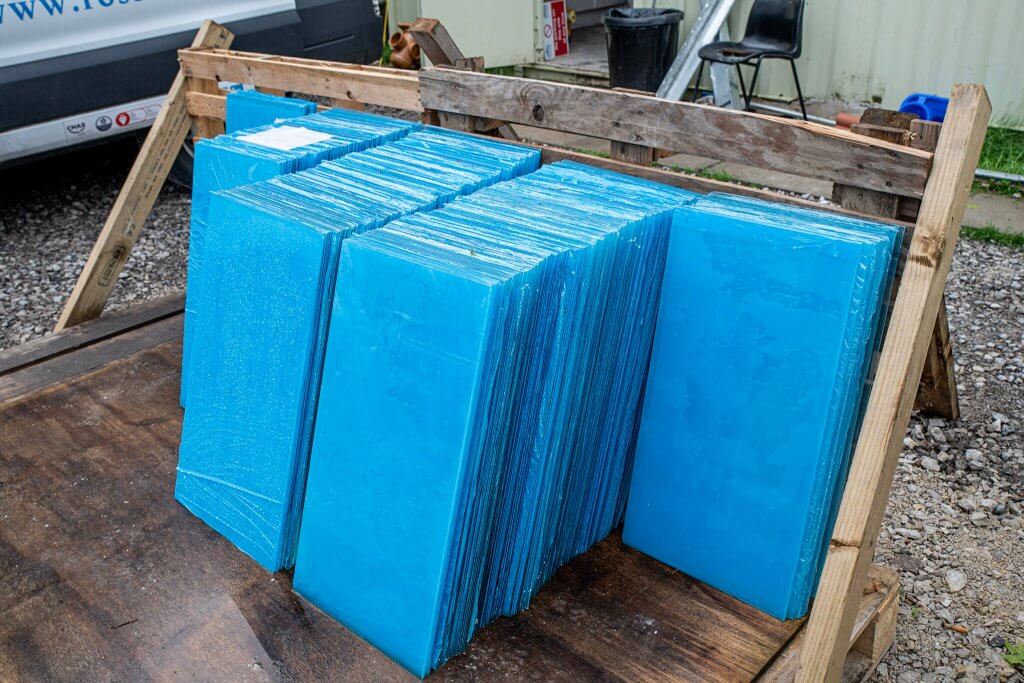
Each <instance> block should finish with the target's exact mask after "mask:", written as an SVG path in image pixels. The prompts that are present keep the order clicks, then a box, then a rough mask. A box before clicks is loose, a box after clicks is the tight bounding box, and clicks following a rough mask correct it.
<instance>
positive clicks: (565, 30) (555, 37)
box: [544, 0, 569, 59]
mask: <svg viewBox="0 0 1024 683" xmlns="http://www.w3.org/2000/svg"><path fill="white" fill-rule="evenodd" d="M567 54H569V22H568V20H567V18H566V14H565V0H548V1H547V2H545V3H544V59H554V58H555V57H561V56H562V55H567Z"/></svg>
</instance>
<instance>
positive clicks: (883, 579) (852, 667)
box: [758, 565, 900, 683]
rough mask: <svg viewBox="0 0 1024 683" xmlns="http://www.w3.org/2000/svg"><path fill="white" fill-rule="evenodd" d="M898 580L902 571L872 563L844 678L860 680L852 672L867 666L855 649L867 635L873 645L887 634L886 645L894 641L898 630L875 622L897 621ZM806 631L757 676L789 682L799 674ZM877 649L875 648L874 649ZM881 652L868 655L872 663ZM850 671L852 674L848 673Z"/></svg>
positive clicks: (882, 639) (795, 638)
mask: <svg viewBox="0 0 1024 683" xmlns="http://www.w3.org/2000/svg"><path fill="white" fill-rule="evenodd" d="M899 580H900V579H899V575H897V574H896V572H894V571H892V570H891V569H888V568H885V567H881V566H879V565H871V568H870V569H869V570H868V580H867V583H866V584H865V586H864V590H863V592H862V594H861V597H860V605H859V607H858V610H857V618H856V620H855V621H854V627H853V633H852V635H851V637H850V644H849V645H848V647H847V649H851V648H852V649H851V650H850V654H849V655H848V656H847V660H848V661H847V663H846V667H845V668H844V679H845V678H848V677H849V678H854V679H856V680H859V677H858V676H854V675H853V672H854V671H859V670H860V669H863V668H865V667H864V666H863V664H861V661H860V660H861V658H858V657H855V656H853V655H854V653H855V652H861V649H859V648H860V646H861V645H862V641H864V640H865V638H868V639H870V640H871V643H872V644H873V645H874V644H876V643H877V645H878V646H879V647H881V646H882V645H883V644H884V639H885V637H886V636H888V639H889V640H888V645H886V649H887V648H888V646H889V645H892V641H893V638H894V635H895V634H894V633H893V632H892V631H888V632H886V631H882V630H876V626H878V625H879V624H882V625H883V627H884V625H885V624H888V623H889V622H892V623H893V624H895V619H896V608H897V607H898V605H899ZM804 634H805V631H804V630H803V629H801V630H800V632H799V633H797V635H796V636H795V637H794V638H793V640H791V641H790V642H789V644H788V645H786V647H785V649H783V650H782V651H781V652H780V653H779V655H778V657H776V658H775V659H774V660H773V661H772V662H771V664H770V665H769V666H767V667H766V668H765V670H764V671H762V672H761V674H760V675H759V676H758V680H759V681H762V682H767V681H773V682H778V683H783V682H785V683H788V682H789V681H793V680H794V679H795V678H796V673H797V670H798V669H799V666H800V651H801V649H802V648H803V647H804V641H805V636H804ZM874 652H875V651H874V650H872V653H874ZM882 654H884V650H882V651H881V652H879V653H878V656H877V658H874V657H869V665H871V666H873V665H874V664H877V663H878V659H881V656H882ZM849 660H852V661H849ZM872 662H873V664H872ZM848 671H849V672H850V675H849V676H847V672H848Z"/></svg>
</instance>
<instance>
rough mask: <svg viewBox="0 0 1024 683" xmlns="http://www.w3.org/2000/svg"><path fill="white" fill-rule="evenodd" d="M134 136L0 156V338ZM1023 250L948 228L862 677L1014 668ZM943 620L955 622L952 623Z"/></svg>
mask: <svg viewBox="0 0 1024 683" xmlns="http://www.w3.org/2000/svg"><path fill="white" fill-rule="evenodd" d="M133 154H134V149H133V148H132V146H131V145H120V146H114V147H110V146H108V147H105V148H99V149H94V150H90V151H86V152H82V153H79V154H75V155H71V156H65V157H62V158H58V159H55V160H51V161H46V162H43V163H38V164H34V165H31V166H27V167H24V168H20V169H14V170H11V171H4V172H0V321H2V322H0V348H2V347H6V346H12V345H14V344H17V343H20V342H23V341H26V340H28V339H32V338H35V337H39V336H41V335H43V334H45V333H46V332H47V331H49V329H50V328H51V327H52V325H53V323H54V321H55V320H56V318H57V315H58V314H59V312H60V309H61V306H62V304H63V302H64V300H65V298H66V296H67V294H68V293H69V292H70V291H71V288H72V286H73V285H74V282H75V279H76V278H77V276H78V273H79V271H80V269H81V266H82V264H83V263H84V261H85V259H86V257H87V255H88V251H89V248H90V247H91V245H92V242H93V240H94V238H95V236H96V234H97V233H98V231H99V230H100V228H101V227H102V224H103V220H104V218H105V217H106V215H107V212H108V211H109V208H110V206H111V204H112V203H113V201H114V199H115V197H116V195H117V190H118V188H119V186H120V183H121V181H122V179H123V177H124V175H125V174H126V173H127V170H128V167H129V166H130V164H131V159H132V156H133ZM188 212H189V197H188V193H187V192H185V191H183V190H181V189H179V188H176V187H172V186H168V187H166V188H165V189H164V190H163V192H162V193H161V195H160V198H159V200H158V202H157V206H156V209H155V211H154V214H153V216H152V218H151V219H150V221H149V223H148V224H147V226H146V229H145V231H144V232H143V234H142V237H141V239H140V241H139V244H138V245H137V246H136V248H135V250H134V251H133V252H132V255H131V258H130V259H129V261H128V265H127V267H126V269H125V271H124V273H123V274H122V276H121V279H120V281H119V282H118V286H117V288H116V289H115V291H114V296H113V299H112V301H111V304H110V306H109V308H110V309H117V308H121V307H124V306H126V305H129V304H131V303H134V302H139V301H144V300H147V299H151V298H154V297H157V296H160V295H163V294H166V293H170V292H173V291H176V290H180V289H181V288H182V287H183V285H184V275H185V261H186V254H187V232H188V230H187V228H188ZM1022 288H1024V252H1022V251H1018V250H1014V249H1011V248H1008V247H1005V246H1001V245H993V244H987V243H983V242H974V241H967V240H963V241H961V242H960V245H959V246H958V248H957V252H956V255H955V258H954V262H953V270H952V273H951V275H950V279H949V282H948V286H947V301H948V307H949V314H950V327H951V330H952V339H953V346H954V353H955V356H956V359H957V367H956V370H957V377H958V381H959V389H960V396H961V405H962V409H963V417H962V419H961V420H960V421H958V422H947V421H946V420H942V419H936V418H926V417H922V416H914V418H913V419H912V421H911V424H910V426H909V428H908V429H907V434H906V438H905V439H904V449H903V452H902V455H901V457H900V461H899V464H898V466H897V470H896V478H895V482H894V485H893V494H892V497H891V499H890V501H889V505H888V508H887V511H886V518H885V520H884V522H883V526H882V530H881V536H880V538H879V544H878V550H877V555H876V561H878V562H880V563H881V564H885V565H887V566H890V567H893V568H894V569H896V570H898V571H899V572H900V576H901V580H902V601H901V606H900V613H899V620H898V624H897V636H896V643H895V646H894V647H893V649H892V650H891V651H890V653H889V654H888V655H887V656H886V657H885V659H884V660H883V662H882V663H881V665H880V666H879V668H878V670H877V672H876V673H875V675H874V680H878V681H900V682H916V681H921V682H924V681H954V680H956V681H967V682H970V681H1010V680H1014V681H1022V680H1024V678H1022V677H1021V674H1020V673H1019V672H1015V671H1014V670H1013V669H1012V668H1011V667H1010V666H1009V665H1008V664H1006V663H1005V662H1004V661H1003V658H1002V654H1003V653H1004V651H1005V650H1004V647H1005V645H1006V644H1009V643H1024V517H1022V508H1024V440H1022V438H1021V433H1020V430H1021V429H1022V428H1024V291H1022ZM953 628H956V629H958V630H959V631H966V633H960V632H958V630H953Z"/></svg>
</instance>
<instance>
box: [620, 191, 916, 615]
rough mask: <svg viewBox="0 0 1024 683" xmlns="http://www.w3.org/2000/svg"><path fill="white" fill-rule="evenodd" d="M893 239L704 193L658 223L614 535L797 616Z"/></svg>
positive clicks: (824, 528)
mask: <svg viewBox="0 0 1024 683" xmlns="http://www.w3.org/2000/svg"><path fill="white" fill-rule="evenodd" d="M902 239H903V234H902V231H901V229H899V228H895V227H892V226H888V225H883V224H877V223H871V222H865V221H859V220H854V219H849V218H844V217H839V216H836V215H835V214H825V213H824V212H817V211H809V210H806V209H797V208H792V207H785V206H781V205H775V204H768V203H765V202H759V201H755V200H749V199H740V198H736V197H726V196H712V197H710V198H708V199H704V200H701V201H699V202H698V203H697V204H695V205H694V206H692V207H688V208H685V209H683V210H681V211H680V212H679V214H678V216H677V218H676V221H675V224H674V226H673V229H672V238H671V244H670V247H669V255H668V261H667V265H666V269H665V278H664V284H663V288H662V296H661V304H660V312H659V317H658V330H657V334H656V340H655V345H654V352H653V354H652V358H651V365H650V372H649V378H648V382H647V388H646V395H645V399H644V410H643V418H642V423H641V429H640V435H639V439H638V443H637V449H636V460H635V467H634V471H633V477H632V485H631V491H630V497H629V508H628V510H627V513H626V522H625V528H624V532H623V539H624V541H625V542H626V543H627V544H629V545H631V546H633V547H635V548H637V549H639V550H642V551H643V552H645V553H648V554H650V555H652V556H654V557H656V558H658V559H660V560H662V561H664V562H666V563H667V564H670V565H672V566H673V567H676V568H678V569H680V570H682V571H684V572H686V573H687V574H690V575H692V576H694V577H696V578H698V579H700V580H701V581H704V582H706V583H708V584H710V585H712V586H715V587H717V588H719V589H721V590H723V591H725V592H727V593H730V594H732V595H734V596H736V597H738V598H740V599H742V600H744V601H745V602H747V603H749V604H751V605H753V606H755V607H757V608H759V609H761V610H763V611H766V612H768V613H770V614H772V615H774V616H776V617H778V618H780V619H786V618H794V617H799V616H802V615H803V614H805V613H806V611H807V607H808V602H809V599H810V597H811V595H812V593H813V589H814V586H815V585H816V583H817V577H818V575H819V573H820V571H821V567H822V564H823V562H824V555H825V552H826V550H827V547H828V536H829V533H830V531H831V528H832V524H833V523H834V519H835V515H836V511H837V509H838V503H839V500H840V497H841V491H842V484H843V482H844V481H845V477H846V471H847V467H848V464H849V460H850V457H851V450H852V444H853V443H854V439H855V432H856V429H857V425H858V424H859V417H860V415H861V412H862V403H863V402H864V396H865V392H864V386H865V380H866V378H867V376H868V374H869V370H870V367H871V363H872V355H873V352H874V350H875V349H876V348H877V347H878V346H879V345H880V342H881V338H882V335H883V327H884V320H886V317H887V316H886V310H885V309H886V306H887V305H888V304H887V302H888V300H889V296H890V290H891V287H892V283H893V278H894V275H895V269H896V265H897V261H898V258H899V250H900V248H901V244H902Z"/></svg>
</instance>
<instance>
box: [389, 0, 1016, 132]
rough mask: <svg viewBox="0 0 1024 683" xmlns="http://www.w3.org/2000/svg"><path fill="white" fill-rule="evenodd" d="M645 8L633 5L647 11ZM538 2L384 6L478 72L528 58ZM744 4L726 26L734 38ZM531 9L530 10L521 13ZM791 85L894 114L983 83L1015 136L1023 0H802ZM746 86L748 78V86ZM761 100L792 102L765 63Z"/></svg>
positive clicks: (777, 71)
mask: <svg viewBox="0 0 1024 683" xmlns="http://www.w3.org/2000/svg"><path fill="white" fill-rule="evenodd" d="M650 2H651V0H636V4H637V5H638V6H639V5H642V4H647V5H650ZM541 3H542V0H474V1H473V2H467V1H466V0H392V1H391V3H389V4H392V5H393V7H392V13H393V14H392V17H393V18H395V19H399V20H402V21H409V20H411V19H413V18H415V17H416V16H417V15H421V16H432V17H437V18H439V19H441V20H442V21H444V22H445V24H446V25H447V26H448V28H449V30H450V31H451V33H452V36H453V37H454V38H455V40H456V41H457V42H458V43H459V45H461V46H462V49H463V51H464V52H465V53H466V54H472V55H477V54H481V55H484V56H485V57H486V59H487V64H488V66H502V65H509V64H517V63H527V62H530V61H532V60H534V59H537V56H536V55H537V54H538V53H537V52H536V50H537V49H539V42H540V38H539V34H537V29H538V28H539V24H538V23H537V22H538V21H539V19H538V18H539V16H540V12H541ZM752 3H753V0H738V1H737V3H736V6H735V7H734V9H733V11H732V14H731V15H730V18H729V24H730V31H732V35H733V36H734V37H740V36H742V35H743V32H744V25H745V24H746V17H747V14H748V13H749V11H750V5H751V4H752ZM658 6H659V7H673V6H674V7H677V8H682V9H683V10H684V12H685V26H684V27H683V29H682V31H681V32H680V33H681V35H682V36H685V35H686V32H687V31H689V28H690V26H692V25H693V22H694V20H695V19H696V17H697V15H698V13H699V11H700V4H699V3H698V0H659V2H658ZM531 7H532V9H531ZM797 64H798V68H799V70H800V79H801V83H802V84H803V86H804V92H805V94H806V95H808V96H810V97H820V98H839V99H843V100H847V101H853V102H870V101H875V102H879V103H880V104H881V105H882V106H884V107H888V108H896V107H898V106H899V103H900V102H901V101H902V99H903V98H904V97H906V96H907V95H908V94H910V93H911V92H932V93H937V94H941V95H948V94H949V91H950V89H951V87H952V85H953V83H956V82H977V83H983V84H984V85H985V86H986V87H987V88H988V92H989V97H990V98H991V99H992V104H993V115H992V120H993V123H996V124H999V125H1008V126H1013V127H1018V128H1024V0H974V1H972V0H807V8H806V11H805V17H804V53H803V57H801V58H800V60H799V62H798V63H797ZM748 82H749V79H748ZM758 94H759V95H761V96H762V97H774V98H780V99H787V100H788V99H792V98H795V97H796V89H795V88H794V87H793V80H792V76H791V75H790V72H789V66H788V65H787V64H786V63H785V62H771V63H767V65H766V67H765V70H764V72H763V74H762V77H761V79H760V80H759V82H758Z"/></svg>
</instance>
